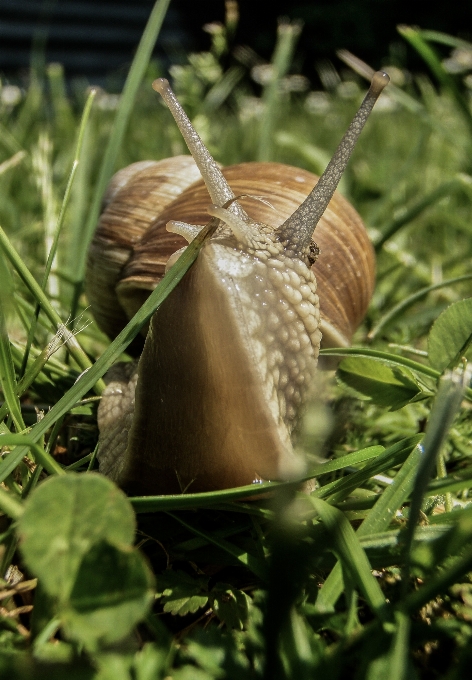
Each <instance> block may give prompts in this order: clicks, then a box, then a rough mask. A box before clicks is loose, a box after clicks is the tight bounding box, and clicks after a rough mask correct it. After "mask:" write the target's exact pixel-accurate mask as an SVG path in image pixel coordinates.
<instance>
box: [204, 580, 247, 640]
mask: <svg viewBox="0 0 472 680" xmlns="http://www.w3.org/2000/svg"><path fill="white" fill-rule="evenodd" d="M210 595H211V602H212V608H213V611H214V612H215V614H216V615H217V617H218V618H219V619H220V621H221V622H222V623H225V624H226V625H227V626H228V628H236V629H237V630H242V629H243V627H244V624H245V623H246V621H247V618H248V615H249V606H250V598H249V597H248V595H246V593H244V592H243V591H242V590H238V589H237V588H234V587H233V586H231V585H228V584H227V583H218V584H217V585H216V586H215V587H214V588H213V590H212V591H211V594H210Z"/></svg>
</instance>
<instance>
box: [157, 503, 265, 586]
mask: <svg viewBox="0 0 472 680" xmlns="http://www.w3.org/2000/svg"><path fill="white" fill-rule="evenodd" d="M168 514H169V515H170V516H171V517H173V518H174V519H175V520H176V521H177V522H180V524H182V526H184V527H185V528H186V529H188V530H189V531H191V532H192V533H193V534H195V535H196V536H199V537H200V538H204V539H205V540H206V541H207V542H208V543H212V544H213V545H216V546H217V547H218V548H221V550H224V551H225V552H227V553H228V554H229V555H231V556H232V557H235V558H236V559H237V560H238V562H240V563H241V564H242V565H243V566H244V567H247V568H248V569H250V570H251V571H252V572H253V574H255V575H256V576H258V577H259V578H260V579H262V580H263V581H264V580H265V579H266V578H267V570H266V567H265V564H264V563H263V562H262V561H261V560H259V559H258V558H257V557H254V555H251V554H250V553H247V552H244V550H242V549H241V548H238V547H237V546H235V545H233V544H232V543H230V542H229V541H225V540H224V539H223V538H220V537H216V538H215V536H214V534H209V533H207V532H204V531H200V529H197V528H196V527H193V526H192V525H191V524H188V523H187V522H185V521H184V520H183V519H182V518H181V517H178V516H177V515H174V514H172V513H171V512H169V513H168Z"/></svg>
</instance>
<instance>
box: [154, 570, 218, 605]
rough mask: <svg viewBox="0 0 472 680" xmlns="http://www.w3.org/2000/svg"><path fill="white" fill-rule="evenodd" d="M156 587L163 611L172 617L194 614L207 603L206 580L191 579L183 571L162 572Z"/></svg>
mask: <svg viewBox="0 0 472 680" xmlns="http://www.w3.org/2000/svg"><path fill="white" fill-rule="evenodd" d="M158 587H159V592H158V597H159V596H160V598H161V601H162V603H163V608H164V611H165V612H166V613H167V614H172V615H173V616H185V615H186V614H195V612H196V611H198V610H199V609H201V608H202V607H205V605H206V604H207V602H208V593H207V589H208V579H207V578H201V577H200V578H192V577H191V576H189V575H188V574H187V573H185V572H184V571H166V572H164V573H163V574H161V575H160V576H159V581H158Z"/></svg>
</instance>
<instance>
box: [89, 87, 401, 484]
mask: <svg viewBox="0 0 472 680" xmlns="http://www.w3.org/2000/svg"><path fill="white" fill-rule="evenodd" d="M387 81H388V77H387V76H385V74H377V75H376V76H374V80H373V82H372V86H371V89H370V90H369V93H368V94H367V96H366V98H365V99H364V102H363V104H362V106H361V109H360V110H359V112H358V114H356V117H355V118H354V120H353V122H352V123H351V125H350V127H349V129H348V131H347V133H346V136H345V138H344V140H343V142H342V143H341V145H340V146H339V147H338V150H337V152H336V153H335V155H334V156H333V159H332V160H331V161H330V164H329V165H328V168H327V170H326V171H325V173H324V174H323V176H322V177H321V179H320V180H319V190H318V186H317V188H316V189H315V190H314V191H312V192H311V193H310V188H311V187H310V186H304V185H305V184H306V182H308V183H309V182H310V180H308V178H307V177H305V176H304V171H300V170H296V169H293V168H292V169H291V170H292V171H293V170H295V174H294V175H293V173H292V177H293V182H294V183H295V184H297V183H298V184H299V185H303V191H302V192H301V193H302V194H303V195H302V196H301V199H300V197H299V198H298V200H297V205H296V206H295V208H296V209H295V210H294V209H293V206H292V207H290V208H289V209H288V216H287V215H286V213H284V210H287V206H285V205H284V204H285V203H287V199H286V196H287V194H288V193H289V191H288V185H289V183H290V182H289V180H288V178H287V175H288V174H289V173H288V172H285V171H284V166H279V167H276V165H274V166H273V167H272V169H273V170H274V171H275V176H276V177H277V178H275V177H274V181H273V182H272V184H273V185H274V187H275V189H274V190H273V193H272V194H271V192H270V191H267V187H268V186H269V184H270V183H268V182H267V179H266V178H264V181H263V184H261V185H260V186H261V190H260V191H258V185H257V182H258V177H259V174H258V173H259V172H263V171H265V170H267V171H268V167H263V164H248V166H247V167H246V166H244V165H241V166H235V171H236V170H237V172H238V173H239V176H240V177H242V178H243V179H244V178H245V176H246V174H247V176H249V173H250V177H251V178H252V180H253V184H252V185H251V187H250V188H249V190H246V189H243V190H242V191H241V188H240V186H239V185H238V186H236V184H237V178H232V179H230V176H231V174H232V172H233V170H232V169H231V168H229V169H227V171H226V174H227V175H228V179H229V183H228V182H227V180H226V179H225V177H224V175H223V174H222V173H221V170H220V168H219V167H218V166H217V164H216V163H215V161H214V160H213V159H212V158H211V156H210V155H209V153H208V151H207V150H206V149H205V147H204V146H203V144H202V142H201V140H200V139H199V137H198V135H196V133H195V131H194V130H193V128H192V127H191V125H190V122H189V121H188V119H187V118H186V116H185V113H184V112H183V110H182V109H181V107H180V105H179V104H178V102H177V101H176V100H175V97H174V95H173V93H172V91H171V90H170V88H169V86H168V83H167V82H166V81H163V80H160V81H156V83H155V84H154V85H153V86H155V89H157V90H158V91H159V92H161V94H162V95H163V97H164V99H165V100H166V103H167V104H168V106H169V108H171V110H172V113H173V115H174V117H175V119H176V120H177V121H178V124H179V127H180V128H181V131H182V134H183V135H184V137H185V139H186V142H187V144H188V146H189V149H190V150H191V152H192V155H193V157H194V158H195V160H196V162H197V165H198V167H199V169H200V171H201V172H202V175H203V177H204V178H205V184H206V187H207V189H208V191H209V192H210V196H211V201H208V198H206V216H204V218H203V220H202V222H207V221H208V214H210V215H212V216H213V217H214V218H217V219H218V220H219V221H220V222H219V227H218V229H217V231H216V233H215V235H214V236H213V237H212V238H211V239H210V240H209V241H207V242H206V243H205V244H204V246H203V248H202V250H201V251H200V253H199V256H198V258H197V260H196V262H195V264H194V266H193V267H192V268H191V270H190V271H189V272H188V273H187V275H186V276H185V277H184V279H183V280H182V281H181V283H180V284H179V286H177V288H176V289H175V290H174V291H173V292H172V293H171V294H170V295H169V297H168V298H167V299H166V300H165V302H164V303H163V304H162V305H161V307H160V308H159V309H158V310H157V312H156V313H155V315H154V316H153V318H152V320H151V324H150V327H149V331H148V333H147V337H146V342H145V346H144V350H143V353H142V355H141V358H140V360H139V364H138V368H137V371H135V369H134V368H133V366H132V365H128V366H125V367H124V374H123V375H122V374H119V373H118V371H119V369H118V368H116V369H115V370H114V374H113V376H112V379H111V382H110V384H109V386H108V388H107V390H106V392H105V393H104V395H103V399H102V402H101V404H100V407H99V413H98V421H99V428H100V451H99V460H100V470H101V471H102V472H103V473H104V474H107V475H108V476H110V477H112V478H113V479H114V480H115V481H116V482H117V483H119V484H120V485H121V486H122V487H123V488H124V489H125V490H126V491H128V492H130V493H144V494H161V493H181V492H183V491H190V492H197V491H209V490H214V489H223V488H227V487H232V486H239V485H245V484H250V483H251V482H253V481H257V480H260V479H274V480H275V479H293V478H297V477H299V476H300V475H301V474H302V472H303V469H304V464H303V461H301V460H300V459H299V458H298V457H297V455H296V454H295V452H294V449H293V445H292V441H291V438H292V435H293V432H294V431H295V430H296V427H297V424H298V421H299V418H300V415H301V407H302V406H303V404H304V403H305V402H306V400H307V398H308V395H309V392H310V389H311V385H312V384H313V376H314V373H315V370H316V366H317V360H318V352H319V347H320V341H321V332H320V309H319V297H318V293H317V284H316V280H315V276H314V273H313V271H312V269H311V266H310V265H311V264H312V258H311V250H312V246H311V236H312V233H313V229H314V227H315V226H316V224H317V222H318V221H319V220H320V218H321V216H322V215H323V213H324V212H325V210H326V208H327V205H328V202H329V200H330V198H331V197H332V195H333V193H334V190H335V187H336V184H337V182H338V181H339V178H340V176H341V174H342V171H343V169H344V167H345V164H346V162H347V159H348V158H349V155H350V153H351V151H352V148H353V145H354V142H355V140H356V139H357V137H358V135H359V133H360V131H361V129H362V127H363V125H364V123H365V120H366V118H367V116H368V114H369V112H370V110H371V109H372V107H373V104H374V102H375V99H376V98H377V97H378V94H379V93H380V91H381V89H382V88H383V87H384V85H385V84H386V82H387ZM249 166H250V167H249ZM246 171H247V173H246ZM139 172H140V170H139V169H138V170H136V172H134V171H133V172H132V174H133V173H134V174H135V175H136V174H139ZM266 174H267V173H266ZM261 176H262V175H261ZM120 182H121V180H120V181H118V185H120ZM254 182H255V184H254ZM123 191H124V187H123V189H121V190H119V189H118V190H116V189H112V190H111V193H112V194H116V195H115V197H114V199H117V198H119V197H120V195H121V193H122V192H123ZM200 191H201V188H200V187H199V186H198V184H197V185H191V186H190V187H188V188H187V189H186V190H184V191H183V193H182V194H181V195H180V197H179V198H177V199H176V200H175V201H171V202H170V203H168V204H167V205H166V206H164V208H163V210H162V212H161V214H160V215H159V216H158V217H156V220H155V222H154V225H152V226H151V227H150V228H149V229H148V230H147V231H145V232H143V235H142V236H141V237H140V238H138V237H136V238H135V237H132V238H131V239H129V240H128V241H126V239H127V238H128V237H125V238H124V239H121V242H120V245H121V246H123V243H125V245H124V248H123V247H122V252H121V254H120V256H119V258H118V259H120V258H121V262H123V263H124V260H125V259H127V261H126V263H125V264H124V265H123V267H122V268H121V266H118V267H117V266H116V265H115V264H114V265H113V267H111V269H112V270H113V271H112V278H113V279H114V282H113V283H111V284H110V283H108V284H107V285H108V287H109V288H110V289H111V288H113V294H114V295H115V300H117V301H119V302H120V303H121V305H122V307H123V308H124V309H125V310H126V311H127V312H128V314H132V313H133V312H134V311H135V309H136V308H137V307H138V306H139V300H140V297H141V296H142V294H143V291H144V294H145V295H146V294H148V293H149V290H150V289H152V288H153V287H154V286H155V283H156V272H157V274H159V273H160V272H159V271H158V270H159V268H162V265H163V264H164V262H165V261H166V260H167V257H168V256H169V255H170V252H165V251H166V249H167V248H168V246H169V243H170V240H172V238H174V235H172V238H171V239H169V238H167V239H165V238H164V239H161V242H159V239H157V235H158V234H159V230H161V232H162V227H163V225H164V224H165V223H166V222H167V221H168V220H173V221H175V222H176V223H174V222H172V223H171V225H169V224H168V225H167V226H168V229H170V230H171V231H175V232H177V233H182V234H188V233H192V232H194V231H198V228H196V227H191V226H188V225H187V226H184V227H182V226H181V225H180V222H181V221H184V220H186V221H187V222H189V223H190V224H198V223H199V219H200V218H199V217H198V210H196V208H195V205H193V206H192V208H191V213H190V219H189V218H188V217H187V216H186V215H185V210H186V209H187V208H188V205H187V201H188V200H189V194H190V195H191V194H193V198H195V197H196V199H197V200H196V203H197V204H198V201H201V197H200V198H199V196H200V194H199V192H200ZM233 192H236V193H237V194H239V192H241V193H250V194H252V195H254V194H256V195H257V194H259V195H261V194H262V195H264V197H267V198H269V200H271V202H272V203H274V204H276V205H275V206H274V207H275V211H272V213H274V212H275V214H276V215H278V220H276V221H275V224H274V223H272V224H271V226H268V224H267V223H270V219H267V215H264V211H265V210H270V208H268V207H267V206H265V207H264V204H261V205H260V206H259V207H258V212H259V214H258V217H257V220H256V219H253V218H252V217H250V216H249V215H248V214H247V213H246V211H245V209H243V208H242V206H241V205H240V203H239V202H238V201H237V200H236V199H235V193H233ZM294 193H296V190H294ZM186 194H187V195H186ZM307 194H308V196H307ZM305 196H307V197H306V198H305ZM182 199H185V202H184V203H182V204H181V205H180V202H181V201H182ZM209 202H210V206H209V205H208V204H209ZM300 202H301V205H300ZM190 203H191V201H190ZM211 203H213V205H211ZM110 205H111V204H109V205H108V207H107V208H106V210H105V213H107V211H109V209H110ZM184 206H185V207H184ZM298 206H299V207H298ZM341 206H342V207H341V212H342V210H343V209H345V210H347V211H348V212H349V210H348V209H347V208H346V207H345V206H343V203H342V201H341ZM180 207H182V211H181V212H179V210H180ZM244 207H246V206H244ZM351 210H352V209H351ZM248 212H251V214H252V211H250V210H249V208H248ZM335 212H336V211H335ZM105 213H104V214H105ZM261 213H262V214H263V217H261ZM271 219H273V214H272V217H271ZM325 221H326V223H327V224H328V226H329V229H328V232H327V233H329V238H330V239H331V241H329V239H328V243H329V242H330V243H331V245H332V244H333V242H334V243H335V244H336V248H337V249H338V252H337V253H336V254H335V255H334V257H333V259H332V261H331V263H328V264H329V266H328V272H329V274H328V278H329V280H330V287H331V288H334V290H335V297H336V295H339V294H340V293H341V291H343V294H346V295H345V297H347V303H346V304H345V305H344V308H345V309H347V310H348V311H347V313H346V312H345V311H342V313H341V314H339V313H337V312H338V310H337V309H336V307H340V306H341V307H342V303H341V302H340V301H339V299H337V300H336V301H335V302H334V303H332V304H331V307H332V310H331V311H330V316H328V315H327V316H325V318H324V320H323V323H324V327H325V329H326V335H327V336H328V338H329V339H330V344H341V345H343V344H348V343H349V340H350V337H351V334H352V330H353V328H354V327H355V326H356V324H357V323H358V321H359V320H360V317H361V316H362V314H363V313H364V310H365V307H366V305H367V302H368V299H369V297H370V292H371V288H372V283H367V285H366V286H365V294H364V293H363V294H362V295H360V299H361V302H358V300H359V296H357V295H356V294H355V293H352V290H351V288H352V286H353V282H355V281H356V279H362V278H365V277H366V272H365V270H364V271H361V270H360V269H359V267H357V271H356V267H355V266H354V265H358V264H359V263H358V262H357V259H358V260H359V261H360V262H361V263H362V264H365V265H366V266H367V270H368V273H367V277H368V278H369V279H370V282H372V278H373V270H374V265H373V255H372V249H371V247H370V245H369V244H368V241H367V239H366V236H365V232H364V230H363V227H362V225H361V226H359V225H358V227H355V228H354V237H353V238H352V241H353V242H354V243H356V242H357V245H356V247H355V248H354V250H352V249H351V246H346V243H345V241H346V239H345V236H344V233H343V230H342V229H340V230H337V228H336V225H335V224H334V226H333V219H332V217H331V218H330V215H329V211H328V213H327V216H326V220H325ZM354 221H355V220H354ZM330 222H331V224H330ZM334 223H336V220H334ZM319 233H320V232H319V226H318V228H317V233H316V236H317V241H319V240H320V239H319ZM333 236H334V239H333ZM351 236H352V234H351ZM102 237H103V230H102V232H100V229H99V235H98V240H100V238H102ZM188 238H191V236H190V237H188ZM156 239H157V240H156ZM96 240H97V239H96ZM105 240H106V239H105ZM158 242H159V246H157V243H158ZM163 244H164V255H162V253H161V252H160V248H161V247H162V245H163ZM359 246H360V248H359ZM111 247H112V246H111V240H110V248H111ZM323 247H324V246H322V248H323ZM156 248H157V249H158V250H159V252H158V253H155V250H156ZM356 248H357V250H356ZM123 253H124V254H123ZM130 253H131V255H130ZM156 256H157V257H156ZM159 258H160V259H159ZM99 259H100V256H97V255H96V253H95V254H94V246H92V249H91V258H90V262H89V269H90V271H91V273H92V278H93V272H94V269H96V266H97V262H98V261H99ZM143 263H144V266H143ZM348 265H349V266H348ZM351 265H352V266H351ZM350 268H351V269H353V271H348V270H349V269H350ZM327 297H329V296H327ZM137 301H138V302H137ZM92 305H94V303H93V302H92ZM329 307H330V305H329V304H328V305H327V306H326V307H325V314H326V309H329ZM120 313H121V312H120ZM344 317H345V318H347V319H351V318H352V319H353V321H352V324H351V321H349V320H348V322H346V321H345V319H344ZM107 323H108V322H107ZM134 387H136V389H135V391H134Z"/></svg>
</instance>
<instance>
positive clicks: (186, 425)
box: [100, 232, 321, 493]
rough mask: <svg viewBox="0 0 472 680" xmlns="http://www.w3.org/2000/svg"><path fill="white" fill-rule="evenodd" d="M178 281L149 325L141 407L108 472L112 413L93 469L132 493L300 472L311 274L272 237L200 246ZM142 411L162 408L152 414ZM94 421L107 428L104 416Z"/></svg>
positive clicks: (314, 314)
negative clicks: (297, 434) (294, 439)
mask: <svg viewBox="0 0 472 680" xmlns="http://www.w3.org/2000/svg"><path fill="white" fill-rule="evenodd" d="M182 284H183V285H179V286H178V287H177V288H176V289H175V290H174V291H173V293H172V294H171V295H170V296H169V297H168V298H167V300H166V301H165V302H164V303H163V305H162V306H161V307H160V308H159V310H158V311H157V312H156V314H155V315H154V317H153V319H152V323H151V327H150V331H149V333H148V335H147V338H146V343H145V347H144V351H143V354H142V357H141V359H140V367H141V370H140V371H139V375H138V380H137V390H136V403H137V404H140V408H137V409H136V417H135V418H134V421H133V424H132V427H131V431H130V437H129V443H128V448H127V453H126V455H125V456H124V458H123V459H122V460H121V461H120V463H119V464H118V466H119V468H120V469H115V470H113V469H112V468H113V467H114V466H116V461H117V458H116V450H115V446H116V445H120V442H121V441H122V440H123V424H124V420H123V413H122V412H121V417H120V418H119V419H118V420H117V421H116V429H115V431H113V430H108V431H109V432H110V435H109V436H110V438H111V440H112V441H111V442H110V445H109V443H108V442H107V441H105V440H104V439H102V442H101V450H102V451H106V450H109V451H110V463H111V464H110V465H108V460H107V461H106V460H104V458H103V453H102V454H101V461H100V465H101V469H102V470H103V471H104V472H105V473H106V474H108V475H109V476H113V477H115V476H116V479H117V480H118V481H119V482H120V484H122V485H123V486H124V487H125V488H126V490H128V491H130V492H137V491H138V490H139V492H140V493H179V492H180V491H181V490H182V489H183V488H188V490H189V491H202V490H211V489H221V488H226V487H230V486H238V485H243V484H249V483H251V482H252V481H254V480H257V479H286V478H291V477H294V476H296V475H298V474H300V472H301V471H302V464H301V461H300V460H299V459H298V458H297V456H296V455H295V453H294V452H293V448H292V444H291V441H290V435H291V433H292V431H293V429H294V427H295V426H296V424H297V418H298V415H299V405H300V404H301V403H302V402H304V401H305V399H306V395H307V391H308V389H309V386H310V384H311V378H312V377H313V374H314V371H315V368H316V363H317V356H318V349H319V344H320V339H321V333H320V331H319V329H318V324H319V304H318V302H319V301H318V296H317V294H316V282H315V278H314V275H313V272H312V271H311V269H310V268H309V266H307V264H306V263H304V262H303V261H302V260H301V259H299V258H290V257H287V256H286V255H285V254H284V252H283V247H282V245H281V244H280V243H279V242H277V241H275V240H273V237H272V238H271V235H270V234H268V235H264V234H263V232H261V233H260V234H259V235H258V236H256V237H255V239H254V242H253V243H252V244H250V245H249V247H248V246H247V244H241V243H238V242H237V240H236V239H235V238H234V237H233V236H231V235H230V234H226V235H221V236H217V237H216V238H213V239H212V240H211V241H210V242H208V243H207V244H205V246H204V247H203V249H202V251H201V252H200V255H199V258H198V261H197V263H196V266H194V267H193V268H192V269H191V270H190V272H189V274H188V276H186V277H185V279H184V280H183V281H182ZM176 309H177V310H178V313H177V314H176V312H175V310H176ZM268 310H270V311H269V312H268ZM149 367H152V368H149ZM111 389H113V390H116V385H115V386H114V387H112V388H111ZM195 395H198V398H195ZM105 404H106V402H105V401H104V402H103V405H104V407H105V409H106V408H107V407H106V406H105ZM149 404H159V405H160V408H159V409H158V413H156V415H155V417H154V418H149V410H148V409H147V408H146V405H149ZM110 407H111V408H113V406H112V402H110ZM101 410H102V409H101ZM101 419H105V420H107V419H111V420H113V418H110V416H109V415H108V412H107V413H106V415H105V413H101ZM100 429H101V430H103V424H102V423H100ZM137 451H139V455H135V452H137ZM176 470H177V471H178V475H176Z"/></svg>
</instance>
